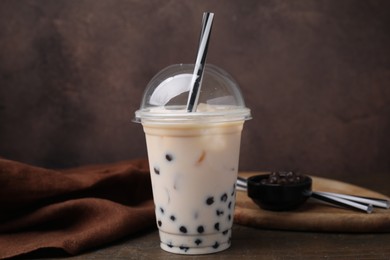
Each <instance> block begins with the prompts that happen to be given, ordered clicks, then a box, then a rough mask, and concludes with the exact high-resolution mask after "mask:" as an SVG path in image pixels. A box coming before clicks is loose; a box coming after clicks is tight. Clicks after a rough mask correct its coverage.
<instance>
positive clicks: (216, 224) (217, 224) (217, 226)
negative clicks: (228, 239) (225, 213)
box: [214, 222, 219, 231]
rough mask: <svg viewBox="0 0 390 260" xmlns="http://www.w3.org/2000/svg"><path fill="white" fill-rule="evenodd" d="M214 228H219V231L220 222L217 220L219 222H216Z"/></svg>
mask: <svg viewBox="0 0 390 260" xmlns="http://www.w3.org/2000/svg"><path fill="white" fill-rule="evenodd" d="M214 229H215V230H217V231H219V222H217V223H215V224H214Z"/></svg>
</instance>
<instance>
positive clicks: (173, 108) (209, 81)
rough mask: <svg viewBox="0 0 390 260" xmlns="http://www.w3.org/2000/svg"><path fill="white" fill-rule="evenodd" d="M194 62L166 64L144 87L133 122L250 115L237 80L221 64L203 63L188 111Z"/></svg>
mask: <svg viewBox="0 0 390 260" xmlns="http://www.w3.org/2000/svg"><path fill="white" fill-rule="evenodd" d="M193 71H194V64H175V65H171V66H168V67H166V68H165V69H163V70H161V71H160V72H159V73H157V75H156V76H154V77H153V78H152V80H151V81H150V82H149V84H148V85H147V87H146V90H145V92H144V95H143V99H142V102H141V107H140V109H139V110H137V111H136V112H135V120H134V121H135V122H145V121H159V122H166V123H168V122H177V121H184V122H185V121H190V120H191V121H193V120H203V121H205V120H213V121H215V122H219V121H236V120H248V119H250V118H251V114H250V110H249V109H248V108H246V107H245V102H244V99H243V97H242V94H241V91H240V88H239V86H238V84H237V83H236V81H235V80H234V79H233V78H232V77H231V76H230V75H229V74H228V73H227V72H226V71H224V70H222V69H221V68H219V67H217V66H215V65H211V64H206V66H205V70H204V72H203V80H202V83H201V84H202V85H201V89H200V93H199V99H198V105H197V109H196V111H194V112H187V109H186V108H187V101H188V95H189V91H190V89H191V80H192V76H193Z"/></svg>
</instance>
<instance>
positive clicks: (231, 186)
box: [135, 64, 250, 254]
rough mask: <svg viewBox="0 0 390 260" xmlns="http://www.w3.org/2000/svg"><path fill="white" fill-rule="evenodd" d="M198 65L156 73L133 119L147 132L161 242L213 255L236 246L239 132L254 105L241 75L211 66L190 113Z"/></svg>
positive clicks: (166, 247) (179, 249) (165, 246)
mask: <svg viewBox="0 0 390 260" xmlns="http://www.w3.org/2000/svg"><path fill="white" fill-rule="evenodd" d="M193 68H194V66H193V65H183V64H181V65H173V66H170V67H168V68H166V69H164V70H162V71H161V72H160V73H158V74H157V75H156V76H155V77H154V78H153V79H152V80H151V82H150V83H149V85H148V87H147V89H146V91H145V93H144V97H143V101H142V104H141V107H140V109H139V110H138V111H136V119H135V120H136V121H137V122H140V123H142V125H143V129H144V132H145V136H146V143H147V150H148V158H149V164H150V174H151V180H152V187H153V198H154V203H155V210H156V221H157V226H158V228H159V234H160V240H161V244H160V245H161V248H162V249H164V250H166V251H169V252H173V253H179V254H208V253H214V252H218V251H221V250H224V249H226V248H228V247H229V246H230V242H231V236H232V233H231V228H232V224H233V216H234V206H235V195H236V194H235V193H236V192H235V183H236V179H237V171H238V160H239V151H240V139H241V131H242V128H243V124H244V121H245V120H247V119H250V110H249V109H248V108H246V107H245V104H244V100H243V98H242V95H241V92H240V90H239V87H238V85H237V84H236V83H235V81H234V80H233V79H232V78H231V77H230V76H229V75H228V74H227V73H226V72H225V71H223V70H221V69H220V68H218V67H216V66H213V65H206V67H205V70H204V74H203V83H202V89H201V92H200V95H199V105H198V106H197V108H196V110H195V111H194V112H191V113H189V112H187V110H186V102H187V97H188V91H189V85H190V81H191V76H192V74H191V73H192V71H193Z"/></svg>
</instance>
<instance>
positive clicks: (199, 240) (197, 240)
mask: <svg viewBox="0 0 390 260" xmlns="http://www.w3.org/2000/svg"><path fill="white" fill-rule="evenodd" d="M195 244H196V245H197V246H199V245H200V244H202V240H201V239H199V238H198V239H196V240H195Z"/></svg>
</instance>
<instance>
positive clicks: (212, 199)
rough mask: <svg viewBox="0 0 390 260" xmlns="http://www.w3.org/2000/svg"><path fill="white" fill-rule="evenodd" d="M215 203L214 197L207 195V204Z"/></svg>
mask: <svg viewBox="0 0 390 260" xmlns="http://www.w3.org/2000/svg"><path fill="white" fill-rule="evenodd" d="M213 203H214V197H212V196H210V197H207V199H206V204H207V205H209V206H210V205H212V204H213Z"/></svg>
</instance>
